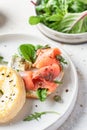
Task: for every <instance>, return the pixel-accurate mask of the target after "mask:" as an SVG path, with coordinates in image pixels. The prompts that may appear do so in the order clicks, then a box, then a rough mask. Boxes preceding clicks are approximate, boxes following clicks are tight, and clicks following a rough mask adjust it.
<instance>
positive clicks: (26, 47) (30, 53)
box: [18, 44, 36, 62]
mask: <svg viewBox="0 0 87 130" xmlns="http://www.w3.org/2000/svg"><path fill="white" fill-rule="evenodd" d="M18 50H19V54H20V55H21V56H22V57H23V58H24V59H25V60H28V61H30V62H34V61H35V58H36V57H35V47H34V46H33V45H32V44H22V45H20V46H19V48H18Z"/></svg>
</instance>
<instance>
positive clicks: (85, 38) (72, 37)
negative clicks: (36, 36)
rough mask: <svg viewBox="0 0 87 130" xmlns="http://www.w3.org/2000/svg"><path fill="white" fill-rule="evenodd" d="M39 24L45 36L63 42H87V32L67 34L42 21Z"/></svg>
mask: <svg viewBox="0 0 87 130" xmlns="http://www.w3.org/2000/svg"><path fill="white" fill-rule="evenodd" d="M37 26H38V28H39V30H40V31H41V32H42V33H43V34H44V35H45V36H47V37H49V38H51V39H53V40H56V41H59V42H62V43H68V44H80V43H86V42H87V32H85V33H79V34H67V33H62V32H58V31H55V30H52V29H50V28H48V27H47V26H45V25H44V24H42V23H40V24H38V25H37Z"/></svg>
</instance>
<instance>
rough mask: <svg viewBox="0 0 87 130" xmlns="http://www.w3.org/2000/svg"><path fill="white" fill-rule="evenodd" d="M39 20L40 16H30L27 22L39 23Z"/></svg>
mask: <svg viewBox="0 0 87 130" xmlns="http://www.w3.org/2000/svg"><path fill="white" fill-rule="evenodd" d="M40 21H41V18H40V17H39V16H31V17H30V18H29V23H30V24H31V25H35V24H38V23H40Z"/></svg>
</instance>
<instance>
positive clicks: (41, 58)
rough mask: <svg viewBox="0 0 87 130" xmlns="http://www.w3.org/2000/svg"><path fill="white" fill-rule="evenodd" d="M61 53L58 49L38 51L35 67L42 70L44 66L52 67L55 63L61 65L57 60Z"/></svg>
mask: <svg viewBox="0 0 87 130" xmlns="http://www.w3.org/2000/svg"><path fill="white" fill-rule="evenodd" d="M60 54H61V51H60V50H59V49H58V48H49V49H38V50H37V58H36V61H35V63H34V64H33V67H36V68H41V67H44V66H48V65H52V64H53V63H57V64H58V63H59V62H58V60H56V58H55V57H56V55H60Z"/></svg>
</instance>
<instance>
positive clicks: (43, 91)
mask: <svg viewBox="0 0 87 130" xmlns="http://www.w3.org/2000/svg"><path fill="white" fill-rule="evenodd" d="M47 92H48V89H46V88H39V89H38V90H37V95H38V98H39V99H40V101H45V100H46V98H47Z"/></svg>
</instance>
